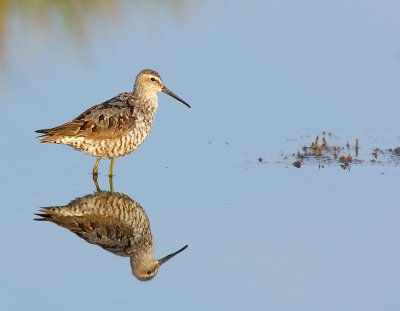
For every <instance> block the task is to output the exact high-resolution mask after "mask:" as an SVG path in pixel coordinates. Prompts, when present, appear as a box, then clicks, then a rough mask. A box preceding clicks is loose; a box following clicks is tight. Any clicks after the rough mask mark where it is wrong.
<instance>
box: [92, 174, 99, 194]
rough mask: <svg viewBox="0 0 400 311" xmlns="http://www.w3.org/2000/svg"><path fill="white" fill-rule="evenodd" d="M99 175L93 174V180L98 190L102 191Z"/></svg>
mask: <svg viewBox="0 0 400 311" xmlns="http://www.w3.org/2000/svg"><path fill="white" fill-rule="evenodd" d="M97 176H98V175H97V174H93V182H94V185H95V186H96V190H97V191H101V189H100V186H99V183H98V182H97Z"/></svg>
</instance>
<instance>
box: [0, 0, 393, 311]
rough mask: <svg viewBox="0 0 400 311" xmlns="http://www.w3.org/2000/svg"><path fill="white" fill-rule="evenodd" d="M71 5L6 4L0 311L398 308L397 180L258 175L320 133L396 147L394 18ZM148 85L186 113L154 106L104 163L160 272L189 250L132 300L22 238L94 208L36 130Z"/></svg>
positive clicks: (124, 273)
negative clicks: (135, 138)
mask: <svg viewBox="0 0 400 311" xmlns="http://www.w3.org/2000/svg"><path fill="white" fill-rule="evenodd" d="M78 3H79V2H76V1H71V2H69V1H56V2H54V1H41V2H37V1H17V2H14V1H3V2H2V4H1V5H0V18H1V27H0V66H1V71H0V112H1V115H2V118H1V123H0V129H1V131H2V148H1V150H2V152H1V153H0V163H2V175H3V181H2V182H1V184H0V194H1V198H2V204H1V206H2V217H1V220H0V243H1V245H2V253H1V254H2V255H1V257H0V279H1V282H0V304H1V309H2V310H34V309H41V310H54V309H55V308H57V310H71V309H73V308H78V309H88V308H89V309H93V310H109V309H117V310H118V309H149V310H204V309H211V310H232V309H234V310H248V309H250V310H264V309H271V310H307V311H310V310H316V311H317V310H318V311H319V310H338V311H339V310H340V311H342V310H362V311H366V310H399V309H400V296H399V290H400V268H399V262H400V251H399V250H398V245H399V242H400V232H399V221H400V208H399V204H398V192H399V190H400V186H399V185H400V184H399V179H400V171H399V169H398V167H391V166H368V165H365V166H354V167H353V168H352V169H351V171H344V170H341V169H338V168H337V167H327V168H325V169H323V170H319V169H318V168H317V167H315V166H305V167H304V168H302V169H300V170H298V169H296V168H294V167H292V166H291V165H275V164H263V163H261V164H260V163H258V161H257V158H258V157H260V156H262V157H263V158H265V159H266V160H270V161H272V162H273V161H274V160H277V159H279V157H280V153H281V152H292V151H295V150H296V149H297V148H298V141H297V139H300V137H301V136H302V135H311V136H313V135H316V134H317V133H320V132H321V131H323V130H327V131H333V132H334V133H335V134H337V135H338V136H340V137H344V138H346V137H360V140H361V142H360V144H361V146H364V145H363V137H368V139H369V140H368V141H369V146H368V147H371V148H372V147H381V148H389V147H397V146H399V145H400V139H399V124H398V116H399V114H400V108H399V102H400V88H399V78H400V56H399V55H400V41H399V29H400V20H399V18H398V12H399V10H400V4H399V3H398V1H372V0H371V1H368V0H367V1H350V2H349V1H335V2H334V3H332V2H331V1H316V0H311V1H307V2H299V1H286V2H282V1H251V2H242V1H231V2H230V3H229V5H228V4H224V3H222V2H214V1H184V0H181V1H178V0H176V1H172V0H171V1H150V2H149V1H134V2H128V1H121V2H118V1H85V4H78ZM147 67H150V68H153V69H156V70H157V71H158V72H159V73H160V74H161V76H162V77H163V79H164V82H165V84H166V85H167V86H168V87H169V88H170V89H171V90H173V91H174V92H176V93H177V94H178V95H179V96H181V97H182V98H184V99H185V100H186V101H188V102H189V103H190V104H191V105H192V107H193V108H192V109H186V108H185V107H184V106H183V105H181V104H180V103H178V102H176V101H174V100H173V99H171V98H169V97H168V96H166V95H164V94H160V95H159V99H160V108H159V111H158V114H157V118H156V121H155V125H154V128H153V132H152V134H151V136H150V137H149V138H148V139H147V141H146V142H145V143H144V144H143V145H142V146H141V147H140V148H139V149H138V150H137V151H136V152H134V153H133V154H132V155H130V156H128V157H125V158H121V159H117V160H116V164H115V169H114V172H115V174H116V176H115V177H114V186H115V190H116V191H118V192H121V193H124V194H126V195H128V196H129V197H130V198H131V199H132V200H134V201H136V202H138V203H139V204H140V205H141V206H142V207H143V209H144V210H145V212H146V214H147V216H148V217H149V219H150V221H151V229H152V233H153V237H154V240H155V242H156V246H155V255H156V257H157V258H160V257H162V256H164V255H165V254H168V253H170V252H171V251H174V250H176V249H178V248H180V247H181V246H183V245H185V244H188V245H189V247H188V249H187V250H185V251H184V252H183V253H181V254H179V255H178V256H177V257H175V258H173V259H171V261H169V262H168V263H167V264H165V266H162V267H161V269H160V271H159V273H158V275H157V276H156V277H155V278H154V279H153V280H152V281H150V282H146V283H143V282H140V281H138V280H137V279H135V278H134V277H133V276H132V273H131V269H130V266H129V259H127V258H123V257H118V256H115V255H113V254H111V253H109V252H106V251H104V250H103V249H101V248H100V247H98V246H95V245H90V244H88V243H86V242H85V241H83V240H82V239H79V238H78V237H76V236H75V235H74V234H72V233H71V232H69V231H68V230H66V229H63V228H60V227H57V226H56V225H54V224H51V223H43V222H42V223H39V222H34V221H33V220H32V219H33V218H34V213H36V212H38V210H39V208H41V207H46V206H58V205H59V206H61V205H66V204H68V203H69V202H70V201H71V200H73V199H75V198H77V197H82V196H84V195H87V194H91V193H93V192H94V191H95V190H96V188H95V186H94V184H93V182H92V179H91V175H90V172H91V169H92V166H93V164H94V159H92V158H90V157H87V156H84V155H82V154H80V153H77V152H76V151H74V150H72V149H71V148H68V147H65V146H58V145H41V144H39V143H38V141H37V139H36V138H35V136H36V135H35V133H34V130H35V129H38V128H44V127H51V126H54V125H57V124H60V123H62V122H65V121H68V120H69V119H70V118H72V117H74V116H76V115H78V114H79V113H81V112H82V111H83V110H85V109H86V108H88V107H90V106H92V105H94V104H96V103H99V102H101V101H104V100H107V99H109V98H111V97H113V96H114V95H116V94H117V93H119V92H122V91H128V90H130V89H131V88H132V84H133V79H134V77H135V75H136V74H137V72H138V71H139V70H141V69H143V68H147ZM371 137H372V138H373V139H371ZM364 152H365V150H364ZM108 165H109V162H108V161H103V162H101V164H100V172H101V173H103V174H102V175H100V176H99V183H100V186H101V188H102V189H105V190H107V189H108V179H107V177H106V176H105V175H106V173H107V171H108Z"/></svg>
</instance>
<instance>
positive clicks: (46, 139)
mask: <svg viewBox="0 0 400 311" xmlns="http://www.w3.org/2000/svg"><path fill="white" fill-rule="evenodd" d="M51 130H52V129H41V130H36V131H35V133H38V134H42V135H39V136H37V138H40V142H41V143H54V142H55V139H54V137H53V135H52V133H51Z"/></svg>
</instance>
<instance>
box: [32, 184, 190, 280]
mask: <svg viewBox="0 0 400 311" xmlns="http://www.w3.org/2000/svg"><path fill="white" fill-rule="evenodd" d="M36 215H38V216H40V218H37V219H35V220H41V221H50V222H53V223H55V224H56V225H59V226H61V227H64V228H67V229H68V230H70V231H71V232H73V233H75V234H76V235H77V236H79V237H80V238H82V239H84V240H85V241H86V242H88V243H91V244H96V245H99V246H100V247H102V248H103V249H105V250H107V251H109V252H111V253H113V254H116V255H118V256H124V257H130V262H131V268H132V273H133V275H134V276H135V277H136V278H138V279H139V280H140V281H148V280H150V279H152V278H153V277H154V276H155V275H156V274H157V272H158V269H159V268H160V266H161V265H162V264H163V263H165V262H166V261H168V260H169V259H171V258H172V257H174V256H175V255H177V254H179V253H180V252H182V251H183V250H185V249H186V248H187V245H185V246H184V247H182V248H181V249H179V250H178V251H176V252H174V253H172V254H169V255H167V256H165V257H163V258H161V259H154V258H153V256H154V241H153V236H152V234H151V229H150V222H149V218H148V217H147V215H146V213H145V211H144V209H143V208H142V207H141V206H140V205H139V204H138V203H137V202H135V201H134V200H132V199H131V198H130V197H129V196H127V195H125V194H123V193H118V192H113V191H98V192H96V193H94V194H89V195H85V196H83V197H81V198H77V199H75V200H73V201H71V202H70V203H69V204H68V205H66V206H52V207H46V208H42V209H41V210H40V213H38V214H36Z"/></svg>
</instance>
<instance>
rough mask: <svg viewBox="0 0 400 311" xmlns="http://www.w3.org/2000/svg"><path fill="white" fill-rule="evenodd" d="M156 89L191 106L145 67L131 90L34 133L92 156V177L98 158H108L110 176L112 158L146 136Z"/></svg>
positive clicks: (151, 120)
mask: <svg viewBox="0 0 400 311" xmlns="http://www.w3.org/2000/svg"><path fill="white" fill-rule="evenodd" d="M158 92H164V93H166V94H168V95H169V96H171V97H173V98H175V99H176V100H178V101H180V102H181V103H183V104H184V105H185V106H187V107H188V108H191V106H190V105H189V104H188V103H187V102H186V101H184V100H183V99H182V98H180V97H179V96H178V95H176V94H175V93H173V92H172V91H171V90H169V89H168V88H167V87H166V86H165V85H164V82H163V80H162V79H161V77H160V75H159V74H158V73H157V72H156V71H154V70H152V69H144V70H142V71H140V72H139V73H138V75H137V76H136V79H135V83H134V86H133V91H132V92H125V93H121V94H118V95H117V96H115V97H113V98H111V99H110V100H107V101H105V102H103V103H101V104H98V105H95V106H93V107H91V108H89V109H87V110H86V111H85V112H83V113H82V114H80V115H79V116H78V117H76V118H74V119H72V120H71V121H68V122H66V123H64V124H62V125H59V126H56V127H53V128H49V129H40V130H36V131H35V132H36V133H39V134H42V135H40V136H39V138H40V142H41V143H55V144H64V145H68V146H71V147H72V148H74V149H75V150H77V151H80V152H83V153H85V154H88V155H91V156H93V157H95V158H96V162H95V164H94V166H93V170H92V172H93V176H97V174H98V166H99V163H100V160H102V159H111V163H110V169H109V174H108V175H109V176H112V175H113V169H114V160H115V158H117V157H123V156H125V155H127V154H130V153H131V152H132V151H134V150H136V148H137V147H138V146H139V145H141V144H142V143H143V141H144V140H145V139H146V137H147V136H148V135H149V133H150V131H151V128H152V125H153V120H154V117H155V114H156V111H157V107H158V96H157V93H158Z"/></svg>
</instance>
